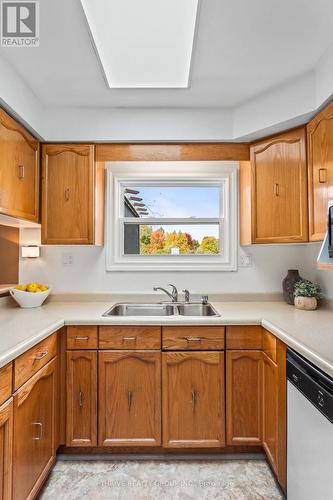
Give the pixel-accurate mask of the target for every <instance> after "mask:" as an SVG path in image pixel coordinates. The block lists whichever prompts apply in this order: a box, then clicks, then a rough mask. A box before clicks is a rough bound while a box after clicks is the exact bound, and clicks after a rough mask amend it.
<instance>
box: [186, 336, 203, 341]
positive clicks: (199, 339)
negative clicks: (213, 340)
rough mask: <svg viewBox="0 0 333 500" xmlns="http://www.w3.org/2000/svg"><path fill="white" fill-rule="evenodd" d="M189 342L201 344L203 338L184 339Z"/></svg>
mask: <svg viewBox="0 0 333 500" xmlns="http://www.w3.org/2000/svg"><path fill="white" fill-rule="evenodd" d="M184 339H185V340H187V342H201V340H202V337H184Z"/></svg>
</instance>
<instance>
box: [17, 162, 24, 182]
mask: <svg viewBox="0 0 333 500" xmlns="http://www.w3.org/2000/svg"><path fill="white" fill-rule="evenodd" d="M18 178H19V179H24V165H19V166H18Z"/></svg>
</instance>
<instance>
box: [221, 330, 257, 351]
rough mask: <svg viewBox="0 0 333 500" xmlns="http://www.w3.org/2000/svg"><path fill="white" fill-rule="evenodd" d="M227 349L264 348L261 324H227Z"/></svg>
mask: <svg viewBox="0 0 333 500" xmlns="http://www.w3.org/2000/svg"><path fill="white" fill-rule="evenodd" d="M226 348H227V349H262V328H261V326H259V325H257V326H227V332H226Z"/></svg>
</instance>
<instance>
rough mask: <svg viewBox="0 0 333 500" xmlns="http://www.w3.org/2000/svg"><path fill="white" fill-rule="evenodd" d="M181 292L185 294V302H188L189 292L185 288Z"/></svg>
mask: <svg viewBox="0 0 333 500" xmlns="http://www.w3.org/2000/svg"><path fill="white" fill-rule="evenodd" d="M182 292H183V293H184V294H185V302H190V292H189V291H188V290H186V288H185V289H184V290H182Z"/></svg>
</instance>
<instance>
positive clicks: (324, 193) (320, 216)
mask: <svg viewBox="0 0 333 500" xmlns="http://www.w3.org/2000/svg"><path fill="white" fill-rule="evenodd" d="M307 133H308V167H309V232H310V241H319V240H322V239H323V238H324V236H325V232H326V230H327V204H328V201H329V200H333V103H331V104H330V105H329V106H327V107H326V108H325V109H324V110H323V111H322V112H321V113H319V114H318V115H317V116H316V117H315V118H314V119H313V120H312V121H311V122H310V123H309V124H308V125H307Z"/></svg>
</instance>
